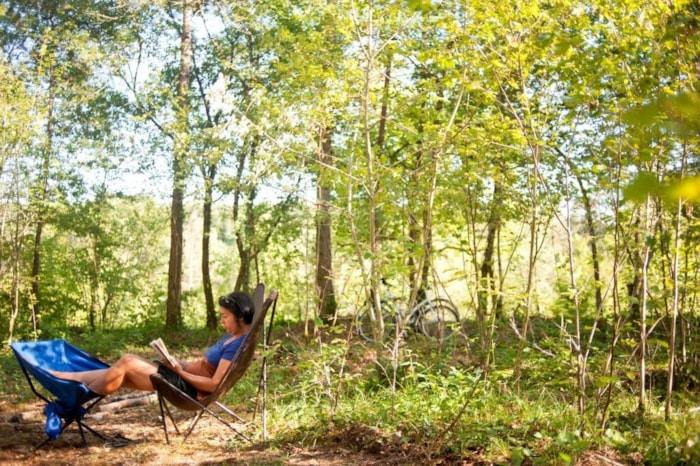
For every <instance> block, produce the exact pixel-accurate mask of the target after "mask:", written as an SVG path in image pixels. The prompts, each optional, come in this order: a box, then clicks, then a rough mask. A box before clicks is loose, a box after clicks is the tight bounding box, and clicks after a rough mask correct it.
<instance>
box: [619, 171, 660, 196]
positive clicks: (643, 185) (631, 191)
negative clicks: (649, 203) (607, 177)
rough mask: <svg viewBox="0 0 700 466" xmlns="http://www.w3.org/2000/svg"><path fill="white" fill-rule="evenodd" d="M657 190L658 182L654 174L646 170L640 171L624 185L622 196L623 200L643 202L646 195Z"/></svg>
mask: <svg viewBox="0 0 700 466" xmlns="http://www.w3.org/2000/svg"><path fill="white" fill-rule="evenodd" d="M659 191H660V184H659V182H658V181H657V179H656V176H654V175H653V174H651V173H648V172H641V173H639V174H638V175H637V177H636V178H635V179H634V180H632V182H631V183H630V184H628V185H627V186H626V187H625V189H624V190H623V198H624V200H625V201H632V202H643V201H645V200H646V198H647V196H649V195H651V194H654V193H658V192H659Z"/></svg>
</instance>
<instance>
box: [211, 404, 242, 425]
mask: <svg viewBox="0 0 700 466" xmlns="http://www.w3.org/2000/svg"><path fill="white" fill-rule="evenodd" d="M215 404H216V406H218V407H219V408H220V409H221V410H222V411H225V412H226V413H228V415H229V416H231V417H235V418H236V419H237V420H238V422H240V423H243V424H245V422H246V421H245V419H243V418H242V417H240V416H239V415H238V414H236V413H234V412H233V411H231V410H230V409H228V408H227V407H226V406H225V405H223V404H221V403H219V402H218V401H217V402H215Z"/></svg>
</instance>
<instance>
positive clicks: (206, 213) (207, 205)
mask: <svg viewBox="0 0 700 466" xmlns="http://www.w3.org/2000/svg"><path fill="white" fill-rule="evenodd" d="M208 169H209V171H208V173H206V175H205V177H204V203H203V206H202V211H203V213H202V217H203V219H202V223H203V225H202V286H203V288H204V301H205V303H206V308H207V328H210V329H215V328H216V325H217V324H218V319H217V317H216V309H215V304H214V295H213V292H212V289H211V274H210V270H209V256H210V253H209V243H210V238H211V209H212V194H213V191H214V176H215V175H216V166H214V165H210V166H209V167H208Z"/></svg>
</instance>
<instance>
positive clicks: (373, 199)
mask: <svg viewBox="0 0 700 466" xmlns="http://www.w3.org/2000/svg"><path fill="white" fill-rule="evenodd" d="M367 21H368V24H367V31H366V33H367V37H372V36H373V35H374V23H373V17H372V8H369V9H368V19H367ZM364 52H365V59H366V62H365V71H364V76H363V88H362V96H361V114H362V116H361V118H362V133H363V135H362V137H363V145H364V154H365V163H366V165H365V166H366V168H367V183H366V186H367V199H368V205H367V210H368V215H369V238H368V243H369V244H368V246H369V257H370V270H369V287H368V289H367V298H368V299H367V302H369V303H372V304H373V305H372V306H371V310H373V311H374V322H375V324H376V325H374V329H373V330H374V337H375V339H376V340H377V341H381V340H382V338H383V336H384V321H383V319H382V303H381V296H380V290H379V286H380V283H381V278H382V277H381V267H380V261H379V257H378V256H379V232H378V225H377V222H378V217H377V211H378V199H377V197H378V194H379V177H378V174H377V173H376V169H377V167H376V160H375V154H374V148H373V145H372V123H371V122H370V105H371V104H370V92H371V91H370V84H371V82H372V73H373V71H374V63H375V58H376V56H375V51H374V50H373V48H372V42H371V41H370V42H369V43H368V45H367V47H366V48H365V49H364Z"/></svg>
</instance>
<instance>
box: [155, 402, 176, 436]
mask: <svg viewBox="0 0 700 466" xmlns="http://www.w3.org/2000/svg"><path fill="white" fill-rule="evenodd" d="M163 404H164V402H163V397H162V396H161V394H160V392H159V393H158V406H160V418H161V419H162V420H163V432H165V441H166V442H167V443H168V445H170V436H169V435H168V425H167V420H166V419H165V410H164V409H163ZM166 408H167V406H166ZM168 416H170V411H168ZM170 420H171V421H172V418H171V419H170ZM173 425H175V423H174V422H173ZM175 429H177V426H175Z"/></svg>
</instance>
